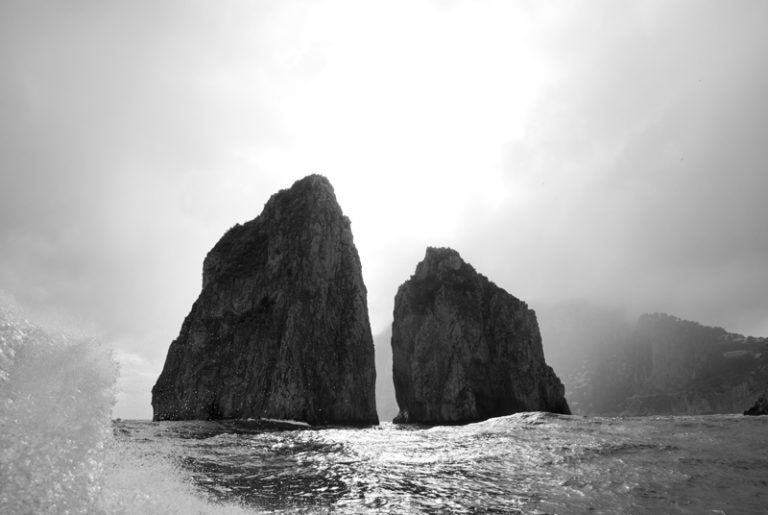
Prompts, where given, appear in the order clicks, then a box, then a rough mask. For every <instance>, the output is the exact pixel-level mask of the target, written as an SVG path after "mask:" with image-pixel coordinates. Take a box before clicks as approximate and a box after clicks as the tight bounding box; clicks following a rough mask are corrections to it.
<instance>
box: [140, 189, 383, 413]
mask: <svg viewBox="0 0 768 515" xmlns="http://www.w3.org/2000/svg"><path fill="white" fill-rule="evenodd" d="M375 377H376V372H375V369H374V349H373V343H372V338H371V329H370V324H369V321H368V311H367V301H366V289H365V285H364V284H363V279H362V273H361V266H360V259H359V257H358V254H357V250H356V249H355V246H354V243H353V241H352V232H351V230H350V222H349V219H347V218H346V217H345V216H344V215H343V214H342V211H341V208H340V207H339V205H338V203H337V202H336V197H335V195H334V191H333V188H332V187H331V185H330V183H329V182H328V180H327V179H325V178H324V177H321V176H317V175H313V176H309V177H306V178H304V179H302V180H300V181H297V182H296V183H295V184H294V185H293V186H292V187H291V188H290V189H288V190H282V191H280V192H278V193H276V194H275V195H273V196H272V197H271V198H270V199H269V201H268V202H267V203H266V205H265V206H264V211H263V212H262V214H261V215H260V216H259V217H257V218H256V219H254V220H251V221H250V222H247V223H245V224H243V225H236V226H234V227H233V228H231V229H230V230H229V231H228V232H227V233H226V234H225V235H224V236H223V237H222V238H221V239H220V240H219V242H218V243H217V244H216V245H215V246H214V247H213V249H212V250H211V251H210V252H209V253H208V255H207V256H206V258H205V261H204V263H203V288H202V292H201V293H200V296H199V297H198V299H197V301H196V302H195V303H194V305H193V306H192V310H191V312H190V313H189V315H188V316H187V318H186V319H185V320H184V324H183V325H182V328H181V333H180V334H179V337H178V338H177V339H176V340H175V341H174V342H173V343H172V344H171V347H170V349H169V351H168V357H167V359H166V362H165V366H164V368H163V371H162V373H161V375H160V378H159V379H158V381H157V384H156V385H155V387H154V388H153V390H152V406H153V408H154V419H155V420H179V419H222V418H258V417H262V418H275V419H293V420H300V421H305V422H308V423H311V424H355V425H358V424H361V425H364V424H376V423H378V419H377V416H376V404H375V393H374V384H375Z"/></svg>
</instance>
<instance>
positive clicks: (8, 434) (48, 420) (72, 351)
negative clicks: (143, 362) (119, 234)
mask: <svg viewBox="0 0 768 515" xmlns="http://www.w3.org/2000/svg"><path fill="white" fill-rule="evenodd" d="M117 372H118V371H117V366H116V364H115V361H114V358H113V356H112V352H111V350H110V349H109V348H108V347H106V346H105V345H103V344H101V343H99V342H98V341H96V340H94V339H92V338H83V337H75V336H70V335H66V334H62V333H60V332H56V331H51V330H44V329H42V328H41V327H39V326H37V325H35V324H32V323H30V322H29V321H27V320H26V319H25V318H24V316H23V314H22V313H21V310H20V309H19V308H18V307H17V306H16V304H15V303H14V302H13V300H12V299H11V298H10V297H9V296H8V295H6V294H4V293H3V292H0V513H35V514H49V513H50V514H54V513H55V514H59V513H69V514H80V513H83V514H85V513H87V514H102V513H103V514H107V513H108V514H121V513H125V514H128V513H210V512H211V511H215V512H217V513H243V511H242V510H241V509H239V508H238V507H237V506H236V505H226V506H225V505H217V506H216V507H215V509H213V508H214V507H213V504H212V502H211V501H209V500H207V499H205V498H204V497H202V496H200V495H198V494H197V493H196V492H195V491H193V489H192V487H191V486H190V485H189V483H187V482H185V481H184V476H183V474H181V473H180V471H179V470H178V467H176V466H175V465H174V464H172V463H170V462H168V461H166V460H163V459H162V458H158V457H156V456H143V455H140V454H138V453H137V451H136V450H135V449H134V448H131V447H129V446H126V445H124V444H121V443H120V442H118V441H117V440H116V439H115V438H114V435H113V427H112V422H111V420H110V417H111V412H112V407H113V405H114V402H115V383H116V378H117Z"/></svg>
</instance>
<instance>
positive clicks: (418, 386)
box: [392, 247, 570, 424]
mask: <svg viewBox="0 0 768 515" xmlns="http://www.w3.org/2000/svg"><path fill="white" fill-rule="evenodd" d="M392 352H393V378H394V382H395V393H396V397H397V402H398V405H399V408H400V413H399V414H398V416H397V417H396V419H395V421H396V422H416V423H427V424H445V423H451V424H453V423H465V422H473V421H478V420H484V419H487V418H490V417H496V416H502V415H509V414H512V413H516V412H519V411H551V412H556V413H570V411H569V409H568V404H567V402H566V401H565V397H564V388H563V385H562V383H561V382H560V380H559V379H558V378H557V376H556V375H555V373H554V372H553V371H552V369H551V368H550V367H549V366H547V365H546V363H545V360H544V353H543V350H542V345H541V336H540V333H539V327H538V322H537V321H536V314H535V313H534V312H533V310H531V309H528V306H527V305H526V304H525V303H524V302H522V301H520V300H519V299H517V298H515V297H514V296H512V295H510V294H509V293H507V292H506V291H504V290H503V289H501V288H499V287H498V286H496V285H495V284H493V283H492V282H491V281H489V280H488V279H487V278H486V277H485V276H483V275H481V274H479V273H477V272H476V271H475V269H474V268H473V267H472V266H471V265H469V264H467V263H466V262H464V260H463V259H462V258H461V256H460V255H459V253H458V252H456V251H455V250H453V249H450V248H433V247H430V248H428V249H427V252H426V255H425V257H424V259H423V260H422V261H421V262H420V263H419V264H418V265H417V267H416V272H415V273H414V275H412V276H411V278H410V279H409V280H408V281H406V282H405V283H403V284H402V285H401V286H400V288H399V289H398V292H397V295H396V297H395V310H394V321H393V324H392Z"/></svg>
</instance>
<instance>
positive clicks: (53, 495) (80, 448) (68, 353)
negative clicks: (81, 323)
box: [0, 298, 116, 513]
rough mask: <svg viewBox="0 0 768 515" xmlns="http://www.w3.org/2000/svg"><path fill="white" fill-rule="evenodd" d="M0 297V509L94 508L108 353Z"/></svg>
mask: <svg viewBox="0 0 768 515" xmlns="http://www.w3.org/2000/svg"><path fill="white" fill-rule="evenodd" d="M0 302H2V303H3V305H2V307H0V513H94V512H96V511H98V510H97V508H96V503H97V501H98V498H99V492H100V480H101V474H102V468H103V453H104V446H105V442H106V440H107V439H108V438H110V437H111V434H110V427H109V416H110V413H111V409H112V405H113V402H114V389H113V387H114V383H115V376H116V368H115V364H114V361H113V360H112V356H111V353H110V352H109V350H107V349H106V348H104V347H103V346H101V345H99V344H98V343H97V342H95V341H93V340H88V339H75V338H69V337H67V336H64V335H56V334H51V333H48V332H45V331H43V330H42V329H40V328H38V327H35V326H34V325H33V324H31V323H29V322H28V321H26V320H23V319H21V318H19V317H18V310H17V309H16V308H15V307H14V306H13V305H10V304H9V302H8V300H7V299H6V298H2V299H0Z"/></svg>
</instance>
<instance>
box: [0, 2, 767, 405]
mask: <svg viewBox="0 0 768 515" xmlns="http://www.w3.org/2000/svg"><path fill="white" fill-rule="evenodd" d="M765 20H768V2H765V1H762V0H735V1H727V2H726V1H725V0H720V1H710V0H675V1H653V0H648V1H643V2H634V1H628V0H627V1H617V0H605V1H598V0H591V1H579V0H569V1H564V0H562V1H551V2H534V1H522V0H521V1H480V0H478V1H469V0H468V1H462V0H450V1H448V0H446V1H437V0H408V1H397V0H395V1H387V2H368V1H359V0H356V1H352V0H350V1H335V0H331V1H312V2H310V1H297V0H288V1H272V2H270V1H230V0H225V1H217V2H201V1H181V0H178V1H168V0H160V1H153V2H149V1H135V2H134V1H132V2H127V1H122V2H117V1H99V2H97V1H84V0H74V1H70V2H55V1H49V2H41V1H36V0H32V1H26V0H25V1H16V0H3V1H0V290H2V291H3V292H5V294H7V295H11V296H13V298H15V300H16V302H17V303H18V304H20V305H21V306H23V307H24V308H25V309H26V310H27V311H28V312H30V313H33V314H34V315H35V316H37V317H38V318H43V319H46V320H53V321H58V322H57V323H60V324H64V325H67V326H68V327H75V328H78V329H77V330H79V331H84V332H88V333H89V334H93V335H96V336H97V337H98V338H99V339H101V340H102V341H104V342H105V344H107V345H110V346H112V347H113V348H114V349H115V355H116V358H117V360H118V361H119V363H120V368H121V378H120V379H119V381H118V388H119V393H118V403H117V406H116V408H115V412H114V415H115V416H117V417H123V418H150V417H151V406H150V404H149V402H150V389H151V387H152V385H153V384H154V382H155V380H156V379H157V376H158V375H159V372H160V370H161V368H162V364H163V361H164V359H165V355H166V353H167V350H168V346H169V345H170V342H171V341H172V340H173V339H174V338H175V337H176V336H177V335H178V332H179V329H180V327H181V322H182V320H183V318H184V316H185V315H186V314H187V312H188V311H189V309H190V307H191V305H192V303H193V302H194V300H195V298H196V297H197V295H198V294H199V292H200V287H201V272H202V261H203V258H204V257H205V254H206V253H207V252H208V250H209V249H210V248H211V247H212V246H213V245H214V244H215V243H216V241H217V240H218V239H219V237H220V236H221V235H222V234H223V233H224V231H225V230H226V229H228V228H229V227H231V226H232V225H234V224H235V223H242V222H245V221H247V220H250V219H252V218H254V217H256V216H257V215H258V214H259V213H260V212H261V209H262V207H263V205H264V203H265V202H266V201H267V199H268V198H269V196H270V195H272V194H273V193H275V192H276V191H278V190H280V189H283V188H287V187H289V186H290V185H291V184H292V183H293V182H294V181H295V180H297V179H299V178H301V177H303V176H305V175H308V174H311V173H320V174H323V175H325V176H326V177H328V178H329V179H330V181H331V182H332V184H333V185H334V188H335V190H336V195H337V199H338V201H339V203H340V205H341V207H342V209H343V210H344V212H345V214H346V215H348V216H349V217H350V219H351V220H352V230H353V233H354V238H355V243H356V245H357V248H358V251H359V253H360V258H361V261H362V264H363V276H364V280H365V282H366V285H367V287H368V304H369V311H370V318H371V325H372V329H373V332H374V333H380V332H381V331H383V330H384V329H385V328H386V327H387V325H388V324H390V323H391V313H392V308H393V299H394V294H395V292H396V290H397V287H398V286H399V284H401V283H402V282H404V281H405V280H406V279H408V277H409V276H410V274H412V273H413V271H414V269H415V266H416V264H417V263H418V261H420V260H421V259H422V258H423V256H424V251H425V247H426V246H427V245H432V246H451V247H453V248H455V249H456V250H458V251H459V252H460V253H461V254H462V256H463V257H464V258H465V259H466V260H467V261H468V262H469V263H471V264H472V265H473V266H474V267H475V268H476V269H477V270H478V271H479V272H481V273H483V274H484V275H486V276H488V277H489V278H490V279H491V280H492V281H494V282H495V283H497V284H498V285H499V286H501V287H503V288H505V289H506V290H507V291H509V292H510V293H512V294H514V295H515V296H517V297H519V298H521V299H523V300H525V301H526V302H528V304H529V305H530V306H531V307H532V308H534V309H541V308H546V307H548V306H555V305H559V304H562V303H568V302H574V303H587V304H594V305H601V306H612V307H619V308H621V309H626V310H628V311H629V312H631V313H633V314H635V316H636V315H638V314H640V313H643V312H656V311H664V312H668V313H671V314H674V315H676V316H679V317H681V318H686V319H690V320H695V321H698V322H701V323H703V324H705V325H717V326H722V327H724V328H726V329H727V330H729V331H732V332H739V333H742V334H748V335H756V336H768V294H766V292H768V270H767V269H766V264H767V263H768V230H767V229H766V221H768V202H766V192H767V189H768V188H767V187H768V138H767V136H768V94H766V92H767V91H768V66H766V65H765V63H766V62H768V55H767V54H768V31H766V30H765ZM540 323H541V325H542V326H545V325H546V323H547V321H546V320H540ZM544 344H545V349H546V341H545V342H544Z"/></svg>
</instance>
